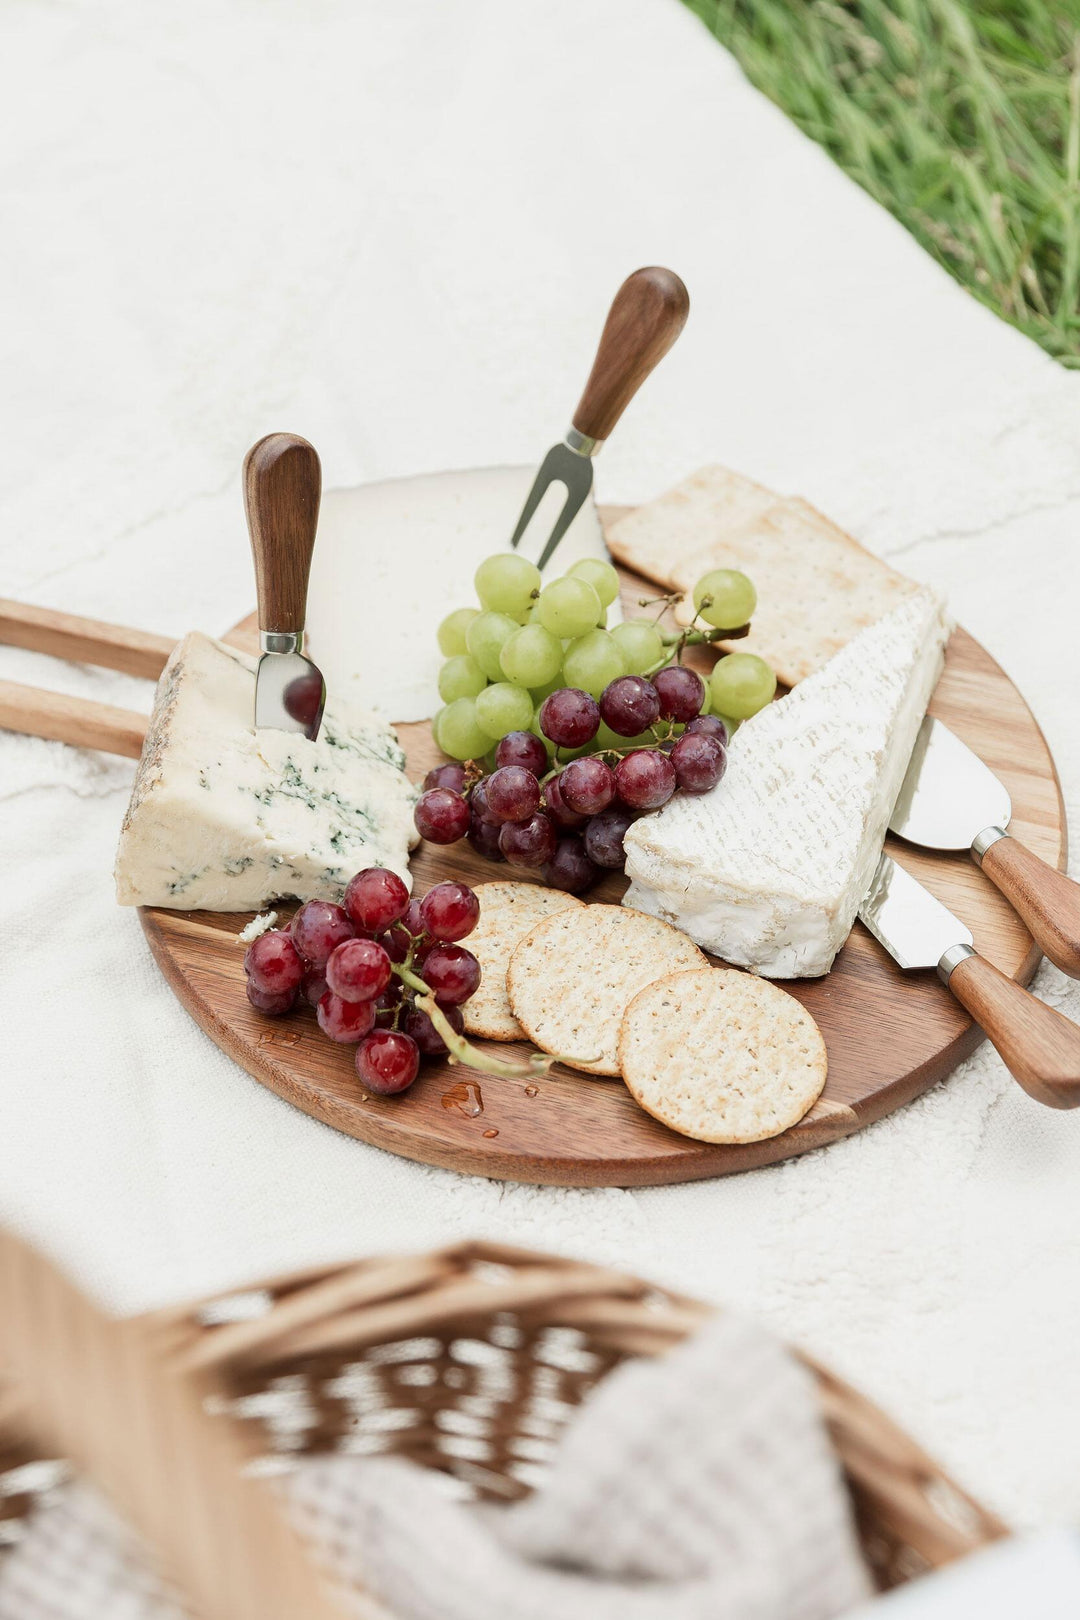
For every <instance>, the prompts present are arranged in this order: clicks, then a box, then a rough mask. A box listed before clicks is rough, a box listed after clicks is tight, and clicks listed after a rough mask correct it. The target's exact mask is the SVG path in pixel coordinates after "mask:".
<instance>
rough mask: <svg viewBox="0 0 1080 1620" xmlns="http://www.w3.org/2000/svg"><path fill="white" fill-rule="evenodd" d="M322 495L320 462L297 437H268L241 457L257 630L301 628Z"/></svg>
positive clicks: (309, 447) (307, 445) (285, 434)
mask: <svg viewBox="0 0 1080 1620" xmlns="http://www.w3.org/2000/svg"><path fill="white" fill-rule="evenodd" d="M321 493H322V470H321V468H320V466H319V458H318V456H317V455H316V453H315V450H314V448H313V446H311V445H310V444H308V442H307V440H306V439H301V438H299V437H298V436H297V434H295V433H270V434H267V436H266V438H265V439H260V440H259V442H258V444H256V445H253V446H252V448H251V449H250V450H249V451H248V453H247V455H246V456H245V457H244V511H245V512H246V513H247V522H248V530H249V532H250V534H251V550H252V555H253V556H254V558H255V590H256V594H257V595H258V599H259V629H260V630H276V631H279V632H282V631H284V632H288V633H295V632H296V631H298V630H302V629H303V628H304V616H305V610H306V608H307V590H308V575H309V574H310V572H311V554H312V552H313V550H314V549H315V530H316V528H317V527H318V522H319V498H320V495H321Z"/></svg>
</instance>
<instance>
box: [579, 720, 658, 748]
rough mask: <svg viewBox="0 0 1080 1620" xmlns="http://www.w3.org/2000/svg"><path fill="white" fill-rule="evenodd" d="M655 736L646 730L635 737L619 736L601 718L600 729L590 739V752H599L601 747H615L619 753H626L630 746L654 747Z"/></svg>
mask: <svg viewBox="0 0 1080 1620" xmlns="http://www.w3.org/2000/svg"><path fill="white" fill-rule="evenodd" d="M655 747H656V738H655V737H654V736H652V735H651V733H649V732H648V731H643V732H641V733H640V734H639V735H638V736H636V737H620V736H619V734H618V732H615V731H612V729H611V727H610V726H609V725H607V724H606V722H605V721H603V720H601V722H600V729H599V731H598V732H597V733H596V736H595V737H594V738H593V741H592V752H593V753H594V754H595V753H599V751H600V750H601V749H602V748H617V749H618V750H619V752H620V754H624V753H626V751H627V749H630V748H655Z"/></svg>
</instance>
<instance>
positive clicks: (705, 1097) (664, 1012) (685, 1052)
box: [619, 968, 828, 1143]
mask: <svg viewBox="0 0 1080 1620" xmlns="http://www.w3.org/2000/svg"><path fill="white" fill-rule="evenodd" d="M619 1065H620V1067H621V1069H622V1074H623V1079H624V1080H625V1081H626V1084H627V1087H628V1089H629V1091H630V1093H631V1095H632V1096H633V1097H634V1098H635V1100H636V1101H637V1102H639V1103H640V1104H641V1106H642V1108H644V1109H645V1111H646V1113H649V1114H652V1115H653V1117H654V1118H655V1119H658V1120H660V1121H661V1122H662V1123H663V1124H664V1125H670V1127H671V1129H672V1130H673V1131H678V1132H679V1133H680V1135H682V1136H692V1137H694V1138H695V1139H696V1140H697V1141H699V1142H730V1143H734V1142H762V1141H764V1140H765V1138H766V1137H769V1136H779V1134H780V1132H781V1131H786V1130H787V1129H788V1127H789V1126H791V1125H795V1124H797V1123H798V1121H799V1120H800V1119H802V1117H803V1115H804V1114H805V1113H806V1111H807V1109H808V1108H810V1107H811V1106H812V1105H813V1104H814V1103H815V1102H816V1101H817V1099H818V1098H819V1097H820V1095H821V1091H822V1088H823V1086H824V1085H825V1075H826V1072H827V1069H828V1059H827V1057H826V1054H825V1042H824V1040H823V1039H822V1036H821V1031H820V1030H819V1029H818V1027H817V1025H816V1024H815V1022H814V1020H813V1019H812V1018H811V1016H810V1014H809V1013H808V1012H807V1011H806V1008H805V1007H804V1006H803V1005H802V1004H801V1002H798V1001H796V999H795V997H794V996H792V995H789V994H788V993H787V991H786V990H781V989H780V988H779V986H778V985H775V984H770V983H769V981H768V980H767V979H756V978H754V977H753V976H752V975H751V974H749V973H736V972H735V971H734V970H733V969H726V968H707V969H704V970H697V971H695V972H691V973H673V974H671V975H669V976H668V977H667V978H664V979H659V980H657V982H656V983H654V984H650V985H648V986H647V987H646V988H645V989H644V990H642V991H641V992H640V994H638V995H637V996H635V997H634V999H633V1001H632V1002H631V1003H630V1005H629V1006H628V1007H627V1009H626V1016H625V1017H624V1019H623V1022H622V1028H621V1029H620V1031H619Z"/></svg>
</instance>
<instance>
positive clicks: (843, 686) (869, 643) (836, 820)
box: [624, 590, 948, 979]
mask: <svg viewBox="0 0 1080 1620" xmlns="http://www.w3.org/2000/svg"><path fill="white" fill-rule="evenodd" d="M947 638H948V627H947V625H946V621H945V617H944V612H943V609H942V605H941V603H940V601H939V600H938V598H937V597H936V596H935V595H934V594H933V593H932V592H931V591H929V590H920V591H918V592H917V593H916V594H915V595H913V596H911V597H908V598H907V599H906V600H905V601H903V602H902V603H901V604H900V606H899V607H897V608H894V609H893V611H892V612H891V613H889V614H887V615H886V616H885V617H884V618H882V619H879V620H878V621H877V622H876V623H875V624H872V625H870V626H868V628H867V629H865V630H863V631H862V632H861V633H860V634H859V635H857V636H856V637H855V639H854V640H853V641H850V642H849V643H848V644H847V646H846V647H844V648H843V649H842V650H841V651H840V652H838V653H837V654H836V656H835V657H834V658H831V659H830V660H829V662H828V663H827V664H825V665H824V666H823V667H822V668H821V669H820V670H818V671H817V673H816V674H814V675H810V676H808V677H807V679H806V680H804V681H802V682H800V684H799V685H798V686H797V687H795V689H794V691H792V692H789V693H788V695H787V696H786V697H783V698H780V699H779V700H778V701H777V702H775V703H772V704H770V705H769V707H768V708H766V709H763V710H762V711H761V712H760V713H759V714H757V715H755V716H754V718H753V719H752V720H748V721H747V722H746V724H745V725H743V726H740V728H739V730H738V731H737V732H736V734H735V736H734V737H733V738H732V741H731V746H730V750H729V754H728V769H727V774H726V775H725V777H724V778H723V780H722V781H721V782H720V783H719V785H718V786H717V787H715V788H714V789H713V791H712V792H711V793H707V794H703V795H701V796H700V797H690V796H689V795H685V794H678V795H676V797H675V798H674V799H671V800H670V801H669V802H668V803H667V804H666V805H665V806H664V808H663V809H662V810H659V811H657V812H656V813H655V814H654V815H651V816H645V817H643V818H642V819H641V820H640V821H637V822H635V823H634V825H633V826H632V827H631V828H630V829H629V831H628V832H627V834H626V871H627V874H628V876H629V877H630V879H631V886H630V888H629V890H628V891H627V894H626V897H625V900H624V904H625V905H628V906H635V907H637V909H638V910H639V911H648V912H651V913H652V914H653V916H656V917H661V918H663V919H664V921H666V922H670V923H674V924H675V926H676V927H677V928H681V929H682V930H683V931H684V932H685V933H687V934H689V936H690V938H691V939H693V940H696V941H697V943H698V944H699V945H703V946H704V947H705V948H706V950H709V951H713V952H714V953H715V954H716V955H717V956H721V957H723V958H724V960H725V961H726V962H732V963H734V964H735V965H736V966H738V967H747V968H752V969H753V970H754V971H755V972H756V973H760V974H763V975H764V976H766V977H767V978H774V979H801V978H812V977H814V976H815V975H817V974H820V973H827V972H828V970H829V968H830V967H831V966H832V962H833V958H834V957H835V955H836V953H837V951H838V950H839V949H840V947H841V945H843V943H844V941H845V940H846V939H847V936H848V934H849V932H850V931H851V925H852V923H853V922H854V920H855V914H856V912H857V911H858V909H859V905H860V903H861V901H862V899H863V897H864V895H865V894H866V891H867V889H868V887H869V885H870V880H871V878H872V876H873V873H874V867H875V865H876V863H877V859H878V856H879V854H880V852H881V846H882V844H883V842H884V838H885V830H886V827H887V826H888V822H889V816H890V815H891V813H892V807H893V804H894V803H895V801H896V795H897V793H898V792H899V791H900V784H901V782H902V781H903V778H904V772H905V770H906V769H907V764H908V760H909V758H910V756H911V750H912V748H913V747H914V744H915V737H916V734H917V732H918V729H919V725H920V723H921V721H922V717H923V715H924V713H925V712H926V706H927V704H928V703H929V701H930V696H931V693H932V692H933V690H934V687H935V686H936V684H937V680H938V676H939V675H940V674H941V668H942V662H943V657H944V647H945V642H946V640H947Z"/></svg>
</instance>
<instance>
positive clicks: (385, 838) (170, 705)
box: [116, 633, 417, 911]
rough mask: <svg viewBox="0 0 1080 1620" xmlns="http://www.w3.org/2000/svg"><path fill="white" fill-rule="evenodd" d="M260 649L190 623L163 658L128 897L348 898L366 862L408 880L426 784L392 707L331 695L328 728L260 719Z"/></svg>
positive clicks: (119, 886)
mask: <svg viewBox="0 0 1080 1620" xmlns="http://www.w3.org/2000/svg"><path fill="white" fill-rule="evenodd" d="M254 705H255V660H254V659H252V658H248V657H247V656H246V654H244V653H241V652H237V651H235V650H234V649H233V648H232V647H226V646H224V645H223V643H221V642H220V641H213V640H211V638H210V637H209V636H203V635H199V634H198V633H194V634H192V635H189V636H185V638H184V640H183V641H182V642H180V644H179V646H178V647H177V648H176V650H175V651H174V652H173V654H172V656H171V658H170V659H169V661H168V663H167V664H166V666H165V668H164V670H163V671H162V675H161V679H160V681H159V682H158V689H157V694H156V697H155V700H154V711H153V714H152V715H151V717H150V725H149V729H148V730H147V734H146V742H145V743H144V745H143V752H142V758H141V759H140V761H139V766H138V770H137V773H136V776H135V785H134V788H133V789H132V795H131V803H130V805H129V806H128V811H127V815H126V816H125V817H124V825H123V829H122V831H121V834H120V848H119V851H118V853H117V858H116V893H117V899H118V900H119V901H120V904H121V905H128V906H167V907H172V908H175V909H177V910H181V911H197V910H207V911H253V910H256V909H259V908H261V907H262V906H263V905H265V903H266V902H267V901H268V900H275V899H277V898H278V897H279V896H284V895H295V896H296V897H297V898H298V899H300V900H310V899H315V898H319V899H326V900H340V899H341V895H342V892H343V890H344V887H345V884H346V883H347V882H348V881H349V879H350V878H351V877H352V876H353V874H354V873H355V872H358V871H361V870H362V869H363V868H364V867H366V866H388V867H390V868H391V869H392V870H393V871H395V872H398V873H400V875H401V876H402V877H403V878H404V879H405V881H406V882H408V881H409V865H408V858H409V849H410V848H411V847H412V845H413V844H415V843H416V842H417V835H416V831H415V828H414V826H413V804H414V802H415V799H416V791H415V789H414V788H413V787H412V786H411V784H410V783H409V781H408V780H407V778H406V776H405V774H404V771H403V769H402V767H403V765H404V763H405V756H404V754H403V753H402V751H401V748H400V747H399V746H398V742H397V738H396V737H395V736H394V733H393V732H392V731H391V730H390V729H389V727H388V726H385V725H384V724H383V723H382V722H381V721H379V720H376V719H374V718H373V717H372V716H370V715H367V714H363V713H361V712H359V711H356V710H350V709H347V708H344V707H342V706H341V705H340V704H336V703H334V702H333V701H332V700H331V701H329V702H328V703H327V705H326V712H325V714H324V716H323V723H322V729H321V730H320V732H319V736H318V740H317V741H315V742H311V741H309V739H308V738H307V737H304V736H302V735H300V734H299V733H298V732H289V731H272V730H269V729H267V728H263V729H262V730H259V731H256V730H255V727H254V725H253V723H252V716H253V713H254Z"/></svg>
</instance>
